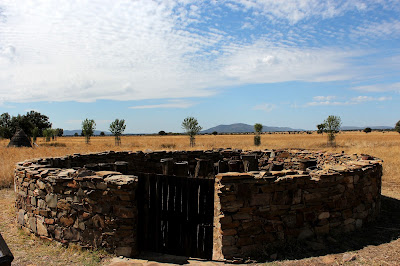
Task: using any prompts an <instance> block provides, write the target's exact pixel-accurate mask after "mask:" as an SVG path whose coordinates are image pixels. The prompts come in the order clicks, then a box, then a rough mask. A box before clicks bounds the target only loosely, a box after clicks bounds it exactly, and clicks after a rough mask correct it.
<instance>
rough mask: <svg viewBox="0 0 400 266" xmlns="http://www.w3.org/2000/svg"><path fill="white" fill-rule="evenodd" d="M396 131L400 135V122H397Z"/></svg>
mask: <svg viewBox="0 0 400 266" xmlns="http://www.w3.org/2000/svg"><path fill="white" fill-rule="evenodd" d="M394 130H395V131H396V132H397V133H399V134H400V120H399V121H397V123H396V125H395V126H394Z"/></svg>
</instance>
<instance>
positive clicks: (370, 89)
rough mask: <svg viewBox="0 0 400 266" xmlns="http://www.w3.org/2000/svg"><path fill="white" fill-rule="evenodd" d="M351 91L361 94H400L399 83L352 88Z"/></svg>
mask: <svg viewBox="0 0 400 266" xmlns="http://www.w3.org/2000/svg"><path fill="white" fill-rule="evenodd" d="M351 89H352V90H356V91H363V92H386V91H387V92H389V91H397V92H400V82H397V83H391V84H374V85H367V86H357V87H352V88H351Z"/></svg>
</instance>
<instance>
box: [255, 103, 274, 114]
mask: <svg viewBox="0 0 400 266" xmlns="http://www.w3.org/2000/svg"><path fill="white" fill-rule="evenodd" d="M275 108H276V105H275V104H273V103H263V104H259V105H256V106H254V107H253V110H261V111H265V112H267V113H269V112H271V111H272V110H274V109H275Z"/></svg>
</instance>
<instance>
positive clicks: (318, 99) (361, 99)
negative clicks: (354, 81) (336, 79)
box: [304, 95, 392, 107]
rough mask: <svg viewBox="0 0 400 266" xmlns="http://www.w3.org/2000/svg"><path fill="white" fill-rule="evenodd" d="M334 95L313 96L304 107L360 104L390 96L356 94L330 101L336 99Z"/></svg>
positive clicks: (387, 98)
mask: <svg viewBox="0 0 400 266" xmlns="http://www.w3.org/2000/svg"><path fill="white" fill-rule="evenodd" d="M336 98H337V97H336V96H315V97H314V98H313V99H314V101H313V102H308V103H306V104H305V106H304V107H309V106H341V105H343V106H344V105H355V104H362V103H365V102H383V101H390V100H392V97H390V96H381V97H371V96H364V95H361V96H357V97H353V98H351V99H350V100H345V101H332V100H333V99H336Z"/></svg>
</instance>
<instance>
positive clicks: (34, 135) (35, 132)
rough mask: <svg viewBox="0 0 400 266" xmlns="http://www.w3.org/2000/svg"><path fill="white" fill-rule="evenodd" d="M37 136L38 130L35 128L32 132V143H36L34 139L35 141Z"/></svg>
mask: <svg viewBox="0 0 400 266" xmlns="http://www.w3.org/2000/svg"><path fill="white" fill-rule="evenodd" d="M38 136H39V128H38V127H35V128H34V129H33V130H32V139H33V142H36V139H37V137H38Z"/></svg>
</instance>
